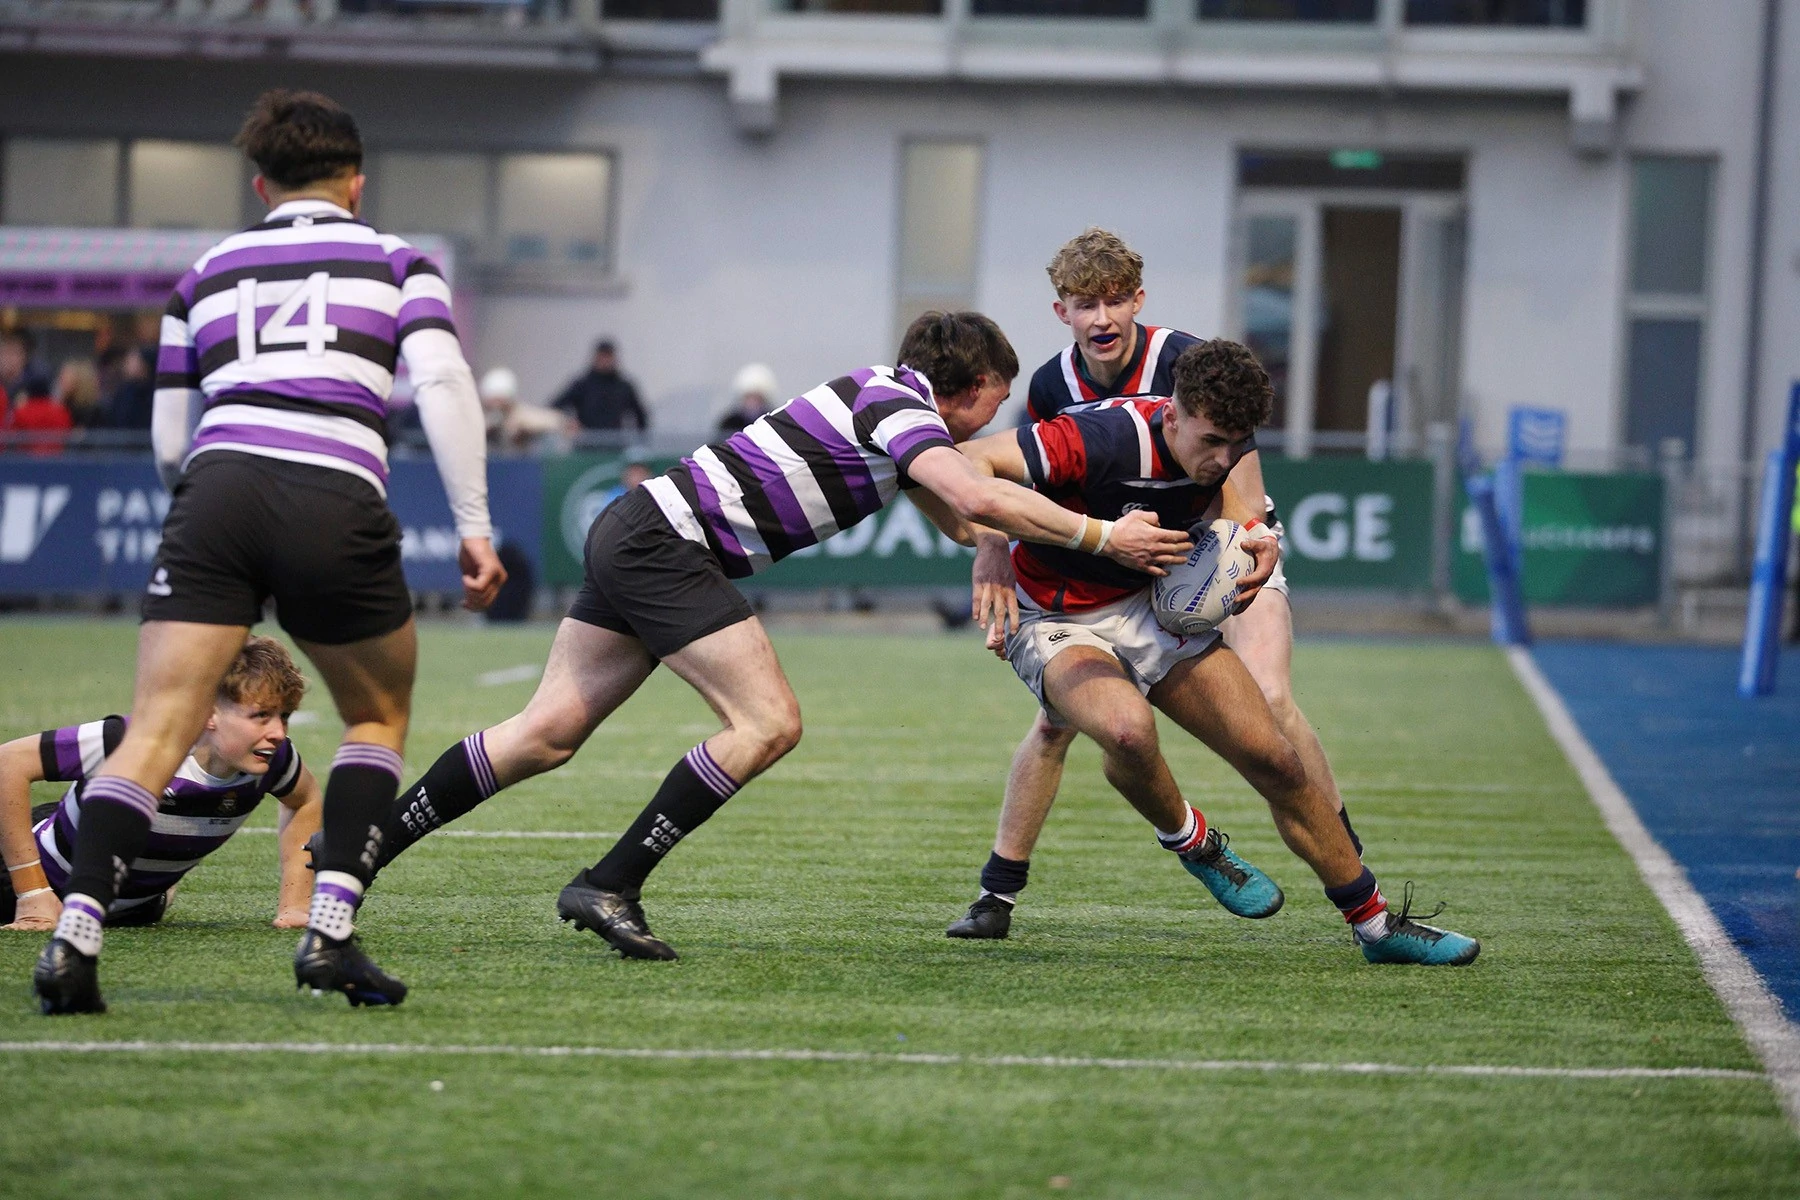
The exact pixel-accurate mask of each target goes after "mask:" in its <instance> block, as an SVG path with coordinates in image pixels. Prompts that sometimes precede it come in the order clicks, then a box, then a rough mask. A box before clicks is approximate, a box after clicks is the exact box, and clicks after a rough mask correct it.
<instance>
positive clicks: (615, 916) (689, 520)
mask: <svg viewBox="0 0 1800 1200" xmlns="http://www.w3.org/2000/svg"><path fill="white" fill-rule="evenodd" d="M896 362H897V363H898V364H899V365H898V366H895V367H885V366H883V367H865V368H863V369H861V370H858V371H852V372H850V373H849V374H847V375H843V376H840V377H838V378H837V379H833V380H831V381H830V382H828V383H822V384H820V385H819V386H818V387H816V388H814V389H812V390H811V391H809V392H807V393H806V394H804V395H802V396H798V397H796V398H794V399H793V400H790V401H789V402H788V403H787V404H785V405H783V406H782V407H781V408H780V409H778V410H777V411H775V412H773V413H770V414H768V415H766V416H763V417H760V418H758V419H757V420H756V421H754V422H752V423H751V424H750V425H749V426H748V427H747V428H745V429H744V430H742V431H741V432H738V433H735V434H732V435H731V436H730V437H729V438H728V439H726V440H725V441H723V442H720V443H718V444H716V445H711V446H705V447H702V448H701V449H699V450H696V451H695V452H694V453H693V454H692V455H691V456H690V457H688V458H686V459H683V460H682V462H681V464H680V465H679V466H677V467H675V468H674V469H672V470H671V471H669V472H668V473H667V474H664V475H660V476H657V477H656V478H653V479H650V480H647V481H646V482H644V483H643V484H641V485H639V486H638V487H637V488H635V489H634V490H632V491H630V492H628V493H626V495H625V496H624V497H622V498H621V499H619V500H617V501H615V502H614V503H613V504H612V505H611V506H610V507H608V508H607V509H606V511H605V512H603V513H602V514H601V515H600V517H599V518H598V519H597V520H596V521H595V522H594V524H593V527H592V528H591V529H590V530H589V531H588V538H587V549H586V554H585V564H584V567H585V572H586V582H585V583H584V584H583V586H582V589H581V592H580V594H579V595H578V596H577V597H576V599H575V602H574V605H573V606H572V607H571V608H570V610H569V615H568V618H567V619H566V620H564V621H563V623H562V625H561V627H560V628H559V629H558V630H557V634H556V640H555V643H554V644H553V645H552V646H551V648H550V660H549V662H548V664H547V665H546V666H545V668H544V675H543V679H542V680H541V681H540V682H539V684H538V688H537V693H536V695H534V696H533V697H532V698H531V701H530V703H529V704H527V705H526V707H525V710H524V711H523V712H521V713H519V714H518V715H517V716H515V717H513V718H511V719H510V720H507V721H503V722H501V723H500V724H499V725H496V726H494V727H493V728H491V729H485V730H482V731H481V732H479V733H475V734H471V735H470V736H469V737H468V738H466V739H464V740H463V741H462V743H460V744H459V745H456V746H452V747H451V748H450V749H449V750H447V751H445V752H444V754H443V756H442V757H440V758H439V759H438V760H437V762H436V763H434V764H433V765H432V767H431V769H430V770H428V771H427V772H426V773H425V775H424V776H423V777H422V778H421V779H420V780H419V781H418V783H416V784H415V785H414V786H413V787H412V788H411V789H410V790H408V791H407V793H406V794H405V795H404V796H402V797H401V798H400V801H399V803H398V804H397V805H396V809H395V813H394V815H393V817H392V818H391V820H390V821H389V824H388V827H387V828H386V829H385V830H384V831H383V836H382V846H383V850H384V858H385V857H389V856H391V855H392V854H395V853H398V852H399V850H400V849H402V848H404V846H405V845H406V844H408V843H409V842H412V841H416V840H417V839H418V838H419V837H422V836H424V835H425V834H427V833H429V832H430V831H431V830H433V829H436V828H438V827H439V826H441V825H443V824H444V823H446V822H448V821H451V820H454V819H455V818H457V817H459V816H461V815H462V814H464V813H466V812H468V811H469V810H471V809H472V808H474V807H475V806H476V805H478V804H480V803H481V802H482V801H484V800H486V799H487V798H488V797H490V796H492V795H493V794H494V793H495V792H497V791H499V790H500V789H501V788H505V787H510V786H511V785H513V784H515V783H517V782H519V781H520V780H521V779H528V778H530V777H531V776H533V775H537V774H541V773H542V772H544V771H548V770H551V769H553V768H555V767H558V766H560V765H562V764H563V763H565V762H567V761H568V760H569V758H570V756H572V755H573V754H574V753H575V752H576V750H578V749H579V748H580V747H581V745H582V743H583V742H585V741H586V740H587V738H588V736H589V735H590V734H592V733H593V732H594V730H595V728H597V727H598V726H599V724H600V723H601V722H602V721H603V720H605V719H606V717H607V716H608V715H609V714H611V713H612V712H613V710H614V709H616V708H618V707H619V705H621V704H623V703H624V702H625V701H626V700H627V699H628V698H629V697H630V696H631V694H632V693H633V692H635V691H636V690H637V689H638V687H639V685H641V684H642V683H643V682H644V680H645V679H647V678H649V676H650V672H652V671H653V670H655V669H656V666H657V664H658V663H659V662H660V663H667V664H668V666H669V668H670V670H672V671H674V672H675V673H676V674H677V675H679V676H680V677H681V678H682V679H684V680H686V681H687V682H688V684H690V685H691V686H692V687H693V688H694V689H695V690H696V691H698V692H699V693H700V694H701V695H702V696H703V697H704V698H705V699H706V701H707V703H708V704H709V705H711V706H712V709H713V711H714V712H716V713H718V715H719V717H720V719H721V720H722V722H723V725H724V728H723V729H721V730H720V731H719V732H718V733H716V734H714V735H713V736H711V737H709V738H707V739H706V740H705V741H704V742H702V743H700V744H699V745H697V746H695V747H694V748H693V749H692V750H689V751H688V752H687V754H686V755H684V756H683V757H682V758H681V759H680V760H679V761H677V762H676V763H675V765H674V767H673V768H672V769H671V770H670V771H669V773H668V775H667V777H666V778H664V780H663V782H662V786H661V787H659V788H658V789H657V791H656V794H655V795H654V796H653V797H651V799H650V801H649V803H648V804H646V805H645V806H644V809H643V811H642V812H641V813H640V814H639V815H638V816H637V818H636V819H635V820H634V821H632V823H631V825H630V828H628V829H627V830H626V831H625V833H624V835H623V836H622V837H620V838H619V840H618V842H617V843H616V844H615V845H614V846H613V848H612V849H611V850H609V851H608V852H607V854H606V856H605V857H604V858H602V859H601V860H600V861H599V862H598V863H596V864H594V865H593V866H592V867H589V868H587V869H586V870H583V871H581V872H579V873H577V874H576V876H575V878H574V879H573V880H572V881H571V882H570V883H569V885H568V886H567V887H566V888H564V889H563V890H562V894H561V895H560V896H559V897H558V900H557V912H558V913H559V914H560V915H561V916H562V917H563V919H564V920H567V921H573V922H575V923H576V925H577V926H579V927H581V928H584V929H591V930H593V931H594V932H595V933H597V934H598V935H599V936H600V937H601V938H602V939H604V940H605V941H606V942H607V943H608V944H610V945H611V946H613V947H614V948H616V949H617V950H618V951H619V952H620V953H621V954H624V955H625V956H627V957H631V958H651V959H670V958H674V957H675V951H674V949H673V948H671V947H670V946H669V945H668V944H667V943H666V942H664V941H662V940H661V939H659V938H657V937H656V936H654V935H653V934H652V933H651V931H650V928H649V925H648V923H647V922H646V920H645V917H644V911H643V907H642V905H641V904H640V902H639V898H640V894H641V890H642V888H643V886H644V882H645V880H646V879H647V878H648V877H649V875H650V873H651V871H652V870H654V869H655V867H656V866H657V864H658V863H660V862H661V861H662V859H663V857H664V855H666V854H667V853H668V852H669V851H670V850H672V849H674V847H675V846H676V845H677V844H678V843H679V842H680V841H681V840H682V839H683V838H685V837H687V836H689V835H690V834H692V833H693V832H694V830H695V829H697V828H699V827H700V825H701V824H702V823H704V822H705V821H706V820H707V818H709V817H710V816H712V814H713V813H714V812H716V811H717V810H718V809H719V807H720V806H721V805H723V804H724V803H725V802H726V801H727V800H729V799H730V798H731V796H732V795H733V794H734V793H735V792H737V790H738V789H739V788H741V787H743V786H744V785H745V784H746V783H748V782H749V781H750V780H752V779H754V778H755V777H756V776H757V775H759V774H761V773H762V772H763V771H766V770H768V769H769V767H770V766H772V765H774V763H775V762H776V761H777V760H778V759H780V758H781V757H782V755H784V754H786V753H787V752H788V751H790V750H792V749H793V748H794V746H795V744H796V743H798V742H799V740H800V706H799V703H798V702H797V701H796V700H795V698H794V693H793V690H792V689H791V688H790V687H789V686H788V681H787V677H786V676H785V675H784V674H783V673H782V669H781V664H780V663H779V662H778V661H776V658H775V650H774V648H773V647H772V646H771V645H770V644H769V638H768V635H767V633H765V632H764V630H763V626H762V622H761V621H759V620H757V618H756V616H755V615H754V613H752V611H751V609H750V605H749V604H748V603H747V602H746V601H745V599H744V597H743V596H742V595H741V594H740V593H739V592H738V590H737V588H736V587H735V586H734V585H733V583H732V580H734V579H743V578H746V577H748V576H750V575H752V574H754V573H755V572H757V571H760V570H762V569H763V568H765V567H767V566H769V565H770V564H771V563H775V562H778V561H780V560H781V559H783V558H785V557H786V556H788V555H789V554H792V553H794V552H795V551H796V550H801V549H804V548H806V547H808V546H814V545H817V544H818V543H820V542H822V541H824V540H825V539H826V538H828V537H830V536H831V535H833V534H835V533H837V532H838V531H840V530H843V529H848V528H849V527H850V526H852V525H855V524H856V523H857V522H859V521H862V520H864V519H866V518H868V517H870V516H873V515H874V514H875V513H877V512H879V511H880V510H881V509H883V508H885V507H886V506H887V505H888V504H890V503H891V502H892V501H893V500H894V498H895V497H896V496H897V495H899V493H900V490H901V489H902V488H909V489H910V493H909V494H910V495H911V497H912V499H913V501H914V503H916V504H918V506H919V507H920V508H921V509H922V510H924V512H925V513H926V514H927V515H928V516H929V517H931V519H932V520H933V521H934V522H936V523H937V524H938V526H939V528H941V529H943V530H945V532H947V533H950V534H951V535H952V536H959V537H960V538H961V539H962V540H963V541H964V543H965V544H968V543H970V542H972V540H973V535H972V533H971V532H970V531H969V529H968V527H967V526H966V524H965V522H966V521H971V520H972V521H977V522H980V523H981V524H982V525H984V526H987V527H989V528H993V529H999V530H1002V531H1004V532H1005V533H1007V534H1008V535H1010V536H1013V537H1017V538H1021V539H1024V540H1026V541H1033V542H1044V543H1048V544H1053V545H1056V546H1059V547H1065V548H1067V549H1069V550H1071V551H1072V552H1073V551H1083V552H1086V553H1087V554H1093V555H1103V556H1105V557H1107V558H1109V559H1111V560H1113V561H1115V562H1119V563H1123V564H1127V565H1130V566H1132V567H1134V568H1136V569H1138V570H1141V571H1150V572H1153V573H1157V574H1160V573H1162V568H1161V566H1159V565H1158V564H1167V563H1174V562H1178V561H1180V560H1181V558H1182V557H1183V556H1184V555H1185V554H1186V552H1187V550H1188V549H1190V548H1191V546H1192V543H1191V542H1190V541H1189V540H1188V536H1187V533H1186V532H1185V530H1183V531H1173V530H1165V529H1163V528H1161V527H1160V526H1159V524H1158V523H1157V519H1156V517H1155V516H1154V514H1147V513H1132V514H1129V515H1126V516H1124V517H1123V518H1122V519H1120V520H1118V521H1116V522H1101V521H1097V520H1093V519H1091V518H1088V517H1085V516H1082V515H1080V514H1077V513H1072V512H1070V511H1068V510H1067V509H1065V508H1062V507H1060V506H1059V505H1057V504H1055V503H1053V502H1052V501H1050V500H1048V499H1046V498H1045V497H1043V496H1040V495H1038V494H1037V493H1035V492H1032V491H1029V490H1027V489H1025V488H1022V487H1019V486H1018V485H1016V484H1012V483H1007V482H1004V481H1002V480H997V479H994V478H992V477H991V476H983V475H981V474H979V473H978V472H977V471H976V470H975V468H974V466H973V465H971V464H970V462H969V460H968V459H966V458H964V457H963V456H962V455H961V454H959V453H957V451H956V447H955V443H957V442H960V441H963V440H965V439H967V438H969V437H971V436H973V435H974V434H975V433H976V432H977V431H978V430H980V429H981V428H982V426H984V425H986V424H987V423H988V422H989V421H991V420H992V419H993V417H994V413H995V411H996V410H997V409H998V408H999V406H1000V403H1001V401H1003V400H1004V399H1005V398H1006V395H1007V392H1008V391H1009V390H1010V388H1011V384H1012V380H1013V378H1014V377H1015V376H1016V375H1017V374H1018V371H1019V360H1018V357H1017V356H1016V355H1015V354H1014V353H1013V349H1012V346H1011V345H1010V344H1009V343H1008V342H1007V340H1006V337H1005V335H1004V334H1002V333H1001V332H1000V329H999V327H998V326H996V325H995V324H994V323H993V322H992V321H990V320H988V319H987V318H986V317H984V316H981V315H980V314H979V313H926V314H925V315H923V316H921V317H920V318H919V319H918V320H916V321H914V322H913V323H912V325H911V326H910V327H909V328H908V329H907V331H906V335H905V337H904V338H903V340H902V341H901V345H900V353H899V356H898V358H897V359H896Z"/></svg>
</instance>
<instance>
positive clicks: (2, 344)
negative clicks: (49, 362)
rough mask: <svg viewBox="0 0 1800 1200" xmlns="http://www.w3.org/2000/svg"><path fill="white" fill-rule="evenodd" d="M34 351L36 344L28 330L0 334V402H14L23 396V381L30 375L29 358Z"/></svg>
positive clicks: (0, 404) (10, 330)
mask: <svg viewBox="0 0 1800 1200" xmlns="http://www.w3.org/2000/svg"><path fill="white" fill-rule="evenodd" d="M36 350H37V342H36V341H35V339H33V338H32V336H31V331H30V330H28V329H8V330H7V331H6V332H4V333H0V402H4V401H5V400H7V399H8V398H10V399H11V400H13V401H15V402H16V401H18V400H19V399H21V398H22V397H23V396H24V386H25V381H26V379H27V377H28V376H30V375H31V373H32V372H31V356H32V354H33V352H35V351H36ZM3 406H4V405H3V403H0V407H3Z"/></svg>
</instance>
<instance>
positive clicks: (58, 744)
mask: <svg viewBox="0 0 1800 1200" xmlns="http://www.w3.org/2000/svg"><path fill="white" fill-rule="evenodd" d="M124 740H125V718H124V717H120V716H111V717H103V718H101V719H100V720H98V721H87V722H84V723H83V724H80V725H65V726H63V727H62V728H61V729H46V730H44V732H43V733H41V734H39V735H38V760H39V762H40V764H41V765H42V767H43V768H44V778H45V779H48V780H54V781H56V782H59V783H66V782H72V781H75V780H80V779H87V778H88V777H89V776H91V775H93V773H94V772H95V771H98V770H99V769H100V764H101V763H103V762H105V761H106V756H107V755H109V754H111V753H112V752H113V751H114V750H117V749H118V748H119V743H120V742H122V741H124Z"/></svg>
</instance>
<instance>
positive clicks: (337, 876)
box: [306, 871, 363, 942]
mask: <svg viewBox="0 0 1800 1200" xmlns="http://www.w3.org/2000/svg"><path fill="white" fill-rule="evenodd" d="M362 894H363V885H362V880H360V879H358V878H357V877H356V876H354V875H351V874H348V873H346V872H343V871H320V872H319V873H318V875H316V876H315V877H314V878H313V897H312V912H311V913H309V914H308V915H307V918H306V927H307V928H308V929H311V930H313V931H314V932H316V933H322V934H324V935H325V936H326V937H328V938H330V939H331V940H332V941H334V942H341V941H343V940H344V939H345V938H347V937H349V936H350V935H351V934H352V933H355V932H356V906H357V905H358V904H361V903H362Z"/></svg>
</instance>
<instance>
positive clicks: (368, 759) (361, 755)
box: [331, 742, 406, 783]
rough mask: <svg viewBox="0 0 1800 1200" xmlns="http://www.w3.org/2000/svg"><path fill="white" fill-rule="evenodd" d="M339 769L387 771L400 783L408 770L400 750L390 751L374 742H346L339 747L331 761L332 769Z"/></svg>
mask: <svg viewBox="0 0 1800 1200" xmlns="http://www.w3.org/2000/svg"><path fill="white" fill-rule="evenodd" d="M339 767H367V768H369V769H370V770H372V771H386V772H387V773H388V774H389V775H392V776H393V777H394V782H395V783H399V782H400V776H401V774H402V773H403V772H404V771H405V770H406V760H405V759H404V758H402V757H400V752H399V751H398V750H389V749H388V748H387V747H386V746H377V745H375V744H374V743H373V742H345V743H344V744H343V745H341V746H339V747H338V751H337V754H336V756H334V757H333V758H332V760H331V769H332V770H334V771H335V770H337V769H338V768H339Z"/></svg>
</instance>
